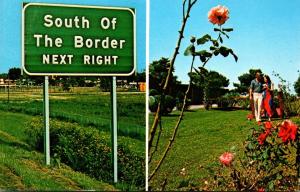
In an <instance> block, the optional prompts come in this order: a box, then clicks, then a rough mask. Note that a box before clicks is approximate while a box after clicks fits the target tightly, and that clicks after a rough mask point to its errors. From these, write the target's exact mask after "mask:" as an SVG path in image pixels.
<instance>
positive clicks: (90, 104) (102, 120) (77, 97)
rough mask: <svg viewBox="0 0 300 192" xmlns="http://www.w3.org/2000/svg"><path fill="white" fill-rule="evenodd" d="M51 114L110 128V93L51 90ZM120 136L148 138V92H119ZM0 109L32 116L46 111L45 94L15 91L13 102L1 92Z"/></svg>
mask: <svg viewBox="0 0 300 192" xmlns="http://www.w3.org/2000/svg"><path fill="white" fill-rule="evenodd" d="M49 102H50V117H52V118H56V119H59V120H63V121H69V122H77V123H79V124H81V125H83V126H93V127H96V128H98V129H99V130H101V131H110V123H111V109H110V95H109V93H101V92H86V93H82V92H79V93H72V92H71V93H50V101H49ZM117 105H118V109H117V110H118V131H119V135H122V136H129V137H131V138H135V139H139V140H142V141H144V140H145V126H146V124H145V94H144V93H125V92H124V93H118V94H117ZM0 109H2V110H5V111H12V112H20V113H25V114H29V115H42V114H43V101H42V94H41V93H31V94H29V93H23V94H22V93H11V100H10V103H9V104H7V102H6V94H5V93H1V94H0Z"/></svg>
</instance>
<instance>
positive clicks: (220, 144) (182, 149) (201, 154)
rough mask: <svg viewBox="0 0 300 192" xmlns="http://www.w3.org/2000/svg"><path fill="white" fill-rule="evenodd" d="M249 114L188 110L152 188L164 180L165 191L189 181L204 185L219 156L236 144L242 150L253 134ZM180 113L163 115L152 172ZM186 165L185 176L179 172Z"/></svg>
mask: <svg viewBox="0 0 300 192" xmlns="http://www.w3.org/2000/svg"><path fill="white" fill-rule="evenodd" d="M248 113H249V112H248V111H244V110H235V111H221V110H209V111H205V110H203V109H200V110H196V111H189V112H186V113H185V115H184V118H183V120H182V122H181V125H180V128H179V130H178V134H177V137H176V139H175V142H174V144H173V147H172V149H171V151H170V152H169V155H168V156H167V158H166V160H165V162H164V163H163V165H162V166H161V168H160V170H159V171H158V172H157V174H156V176H155V177H154V178H153V179H152V182H151V183H150V186H151V187H152V189H154V190H155V189H161V184H162V183H163V182H164V179H167V186H166V190H175V189H179V188H180V187H181V185H182V183H183V182H186V181H187V180H188V181H189V183H190V184H192V185H195V186H198V187H199V186H204V185H205V184H204V182H205V181H207V180H209V179H212V178H213V176H214V174H215V173H214V171H213V170H214V169H215V168H217V167H218V166H220V163H219V160H218V158H219V156H220V155H221V154H222V153H223V152H225V151H229V150H230V148H231V147H233V146H235V147H236V149H237V152H238V153H239V152H241V150H242V148H243V141H245V139H246V137H247V135H248V134H250V133H251V127H253V126H256V123H255V121H248V120H247V118H246V116H247V114H248ZM178 114H179V113H178V112H174V113H172V114H171V115H169V116H164V117H162V122H163V132H162V136H161V139H160V144H159V146H158V152H157V153H156V155H155V158H154V159H153V160H152V162H151V164H150V171H149V173H151V172H152V170H153V169H154V167H155V165H156V164H157V160H158V154H162V153H163V150H164V149H165V146H166V144H167V142H168V141H169V138H170V136H171V135H172V133H173V128H174V125H175V122H176V121H177V118H178ZM150 118H151V119H153V117H150ZM150 122H151V120H150ZM183 168H184V169H185V172H186V175H185V176H183V175H181V174H180V172H181V170H182V169H183Z"/></svg>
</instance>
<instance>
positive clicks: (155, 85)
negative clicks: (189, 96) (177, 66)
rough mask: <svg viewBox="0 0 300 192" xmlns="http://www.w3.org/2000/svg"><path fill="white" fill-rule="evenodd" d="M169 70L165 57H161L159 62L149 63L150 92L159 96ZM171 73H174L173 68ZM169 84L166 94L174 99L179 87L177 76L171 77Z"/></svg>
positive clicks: (167, 60) (168, 63)
mask: <svg viewBox="0 0 300 192" xmlns="http://www.w3.org/2000/svg"><path fill="white" fill-rule="evenodd" d="M169 68H170V60H169V59H168V58H165V57H162V58H161V59H160V60H157V61H153V62H152V63H150V65H149V89H150V92H155V93H156V94H161V92H162V88H163V85H164V83H165V80H166V77H167V75H168V70H169ZM172 72H174V68H173V69H172ZM172 74H173V73H172ZM169 84H170V86H169V88H168V90H167V92H166V94H167V95H171V96H173V97H176V95H177V93H178V86H180V84H181V82H180V81H178V80H177V76H174V75H171V77H170V80H169Z"/></svg>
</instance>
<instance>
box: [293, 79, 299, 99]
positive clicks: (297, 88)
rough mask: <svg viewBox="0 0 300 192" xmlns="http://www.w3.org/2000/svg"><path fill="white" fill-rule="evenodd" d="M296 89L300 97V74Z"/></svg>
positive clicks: (295, 84) (295, 85)
mask: <svg viewBox="0 0 300 192" xmlns="http://www.w3.org/2000/svg"><path fill="white" fill-rule="evenodd" d="M294 89H295V92H296V93H297V95H298V96H299V97H300V74H299V77H298V79H297V81H296V82H295V83H294Z"/></svg>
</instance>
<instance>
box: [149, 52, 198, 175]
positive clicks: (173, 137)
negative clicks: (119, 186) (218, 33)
mask: <svg viewBox="0 0 300 192" xmlns="http://www.w3.org/2000/svg"><path fill="white" fill-rule="evenodd" d="M194 61H195V56H193V60H192V64H191V68H190V73H191V72H192V71H193V66H194ZM191 84H192V78H191V77H190V82H189V85H188V88H187V90H186V92H185V94H184V99H183V105H182V109H181V112H180V115H179V117H178V120H177V123H176V125H175V127H174V130H173V135H172V137H171V139H170V140H169V143H168V145H167V147H166V149H165V151H164V153H163V155H162V157H161V159H160V160H159V162H158V164H157V166H156V167H155V169H154V170H153V172H152V173H151V175H150V177H149V180H151V179H152V178H153V176H154V175H155V173H156V172H157V171H158V169H159V168H160V166H161V165H162V162H163V161H164V159H165V158H166V156H167V154H168V152H169V151H170V149H171V147H172V144H173V142H174V140H175V137H176V134H177V131H178V128H179V125H180V123H181V120H182V118H183V114H184V110H185V105H186V100H187V97H188V93H189V91H190V88H191Z"/></svg>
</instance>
